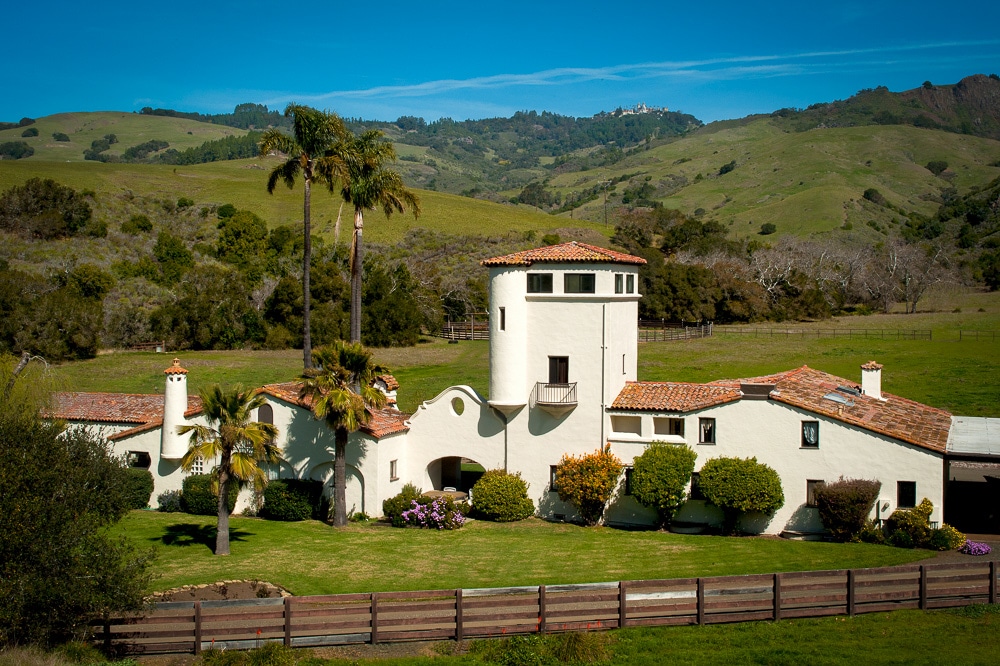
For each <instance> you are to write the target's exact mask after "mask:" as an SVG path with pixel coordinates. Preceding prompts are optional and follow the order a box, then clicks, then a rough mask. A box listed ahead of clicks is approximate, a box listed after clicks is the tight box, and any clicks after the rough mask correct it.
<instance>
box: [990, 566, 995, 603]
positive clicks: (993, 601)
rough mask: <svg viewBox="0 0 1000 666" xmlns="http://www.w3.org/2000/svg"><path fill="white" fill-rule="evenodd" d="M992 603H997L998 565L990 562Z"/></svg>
mask: <svg viewBox="0 0 1000 666" xmlns="http://www.w3.org/2000/svg"><path fill="white" fill-rule="evenodd" d="M990 603H991V604H995V603H997V563H996V561H992V562H990Z"/></svg>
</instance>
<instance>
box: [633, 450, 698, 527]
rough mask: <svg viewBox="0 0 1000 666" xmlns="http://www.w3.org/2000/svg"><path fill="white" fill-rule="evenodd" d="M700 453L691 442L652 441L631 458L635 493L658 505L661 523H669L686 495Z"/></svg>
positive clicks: (653, 506)
mask: <svg viewBox="0 0 1000 666" xmlns="http://www.w3.org/2000/svg"><path fill="white" fill-rule="evenodd" d="M697 457H698V454H696V453H695V452H694V451H692V450H691V447H689V446H679V445H677V444H667V443H666V442H653V443H652V444H650V445H649V447H648V448H647V449H646V450H645V451H643V452H642V455H640V456H637V457H636V458H635V460H634V461H633V462H632V496H633V497H635V499H636V500H637V501H638V502H639V503H640V504H642V505H643V506H648V507H650V508H651V509H656V514H657V517H658V518H659V523H660V527H663V528H668V527H670V521H672V520H673V518H674V514H675V513H676V512H677V509H679V508H680V506H681V504H683V503H684V501H685V499H686V498H687V494H686V493H685V488H686V487H687V484H688V482H689V481H690V480H691V473H692V472H693V471H694V462H695V460H696V459H697Z"/></svg>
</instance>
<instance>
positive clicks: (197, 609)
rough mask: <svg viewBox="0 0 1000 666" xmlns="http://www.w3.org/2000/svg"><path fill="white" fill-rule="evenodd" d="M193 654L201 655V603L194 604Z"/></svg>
mask: <svg viewBox="0 0 1000 666" xmlns="http://www.w3.org/2000/svg"><path fill="white" fill-rule="evenodd" d="M194 653H195V654H201V602H200V601H196V602H194Z"/></svg>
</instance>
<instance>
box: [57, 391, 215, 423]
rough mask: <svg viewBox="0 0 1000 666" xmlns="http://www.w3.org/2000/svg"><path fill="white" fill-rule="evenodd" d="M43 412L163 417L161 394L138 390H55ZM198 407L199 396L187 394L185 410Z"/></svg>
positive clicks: (68, 416)
mask: <svg viewBox="0 0 1000 666" xmlns="http://www.w3.org/2000/svg"><path fill="white" fill-rule="evenodd" d="M52 401H53V405H52V409H50V410H49V411H48V412H47V413H46V416H48V417H49V418H54V419H62V420H64V421H93V422H96V423H150V422H151V421H157V420H162V419H163V396H162V395H151V394H138V393H55V394H53V396H52ZM200 411H201V397H199V396H197V395H191V396H188V408H187V413H193V414H197V413H198V412H200Z"/></svg>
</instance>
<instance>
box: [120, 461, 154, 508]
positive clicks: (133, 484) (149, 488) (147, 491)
mask: <svg viewBox="0 0 1000 666" xmlns="http://www.w3.org/2000/svg"><path fill="white" fill-rule="evenodd" d="M125 484H126V485H125V497H126V498H127V500H126V501H127V502H128V507H129V508H130V509H145V508H146V507H147V506H149V498H150V497H152V496H153V475H152V474H151V473H150V471H149V470H148V469H138V468H135V467H130V468H128V469H127V470H125Z"/></svg>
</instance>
